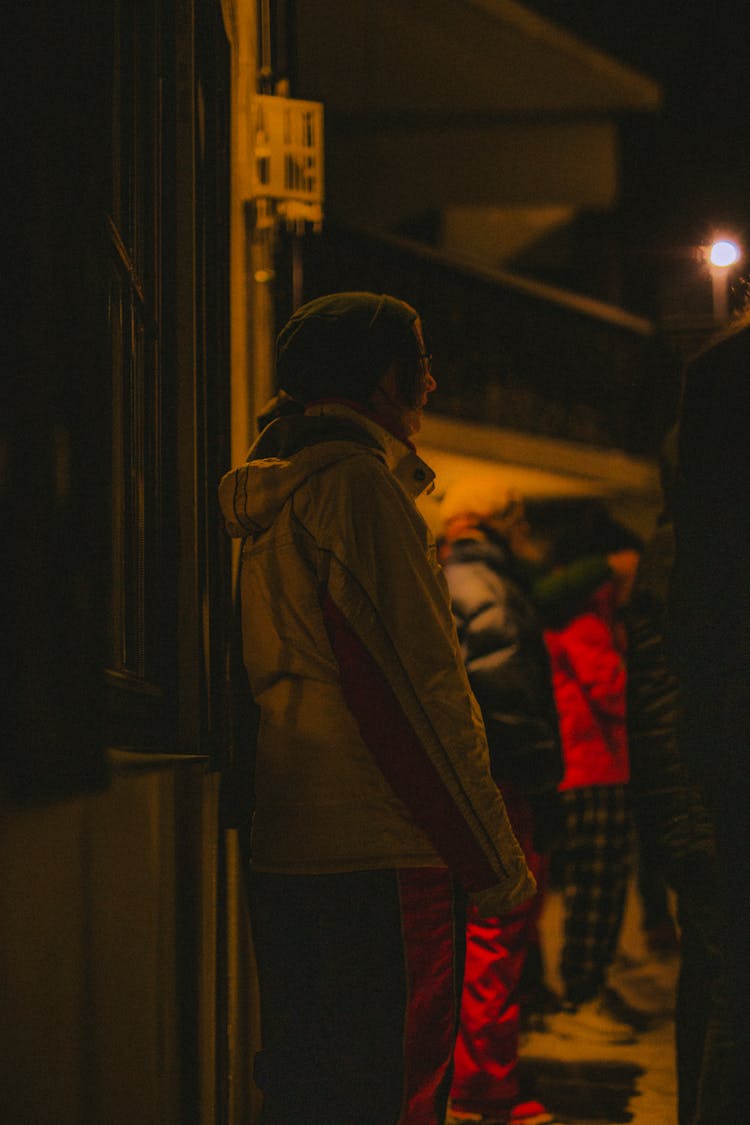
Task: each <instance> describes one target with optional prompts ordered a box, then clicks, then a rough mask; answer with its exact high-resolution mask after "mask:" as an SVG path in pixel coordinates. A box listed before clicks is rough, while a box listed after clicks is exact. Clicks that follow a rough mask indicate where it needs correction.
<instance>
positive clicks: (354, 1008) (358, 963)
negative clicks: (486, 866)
mask: <svg viewBox="0 0 750 1125" xmlns="http://www.w3.org/2000/svg"><path fill="white" fill-rule="evenodd" d="M250 896H251V901H250V909H251V918H252V926H253V937H254V943H255V952H256V958H257V962H258V976H259V981H260V1000H261V1034H262V1039H263V1050H262V1052H261V1053H260V1054H259V1056H258V1057H257V1059H256V1081H257V1083H258V1085H259V1086H260V1088H261V1089H262V1091H263V1125H300V1123H303V1122H304V1125H333V1123H335V1125H441V1123H442V1121H443V1118H444V1114H445V1107H446V1103H447V1098H448V1091H449V1088H450V1079H451V1058H452V1052H453V1044H454V1040H455V1033H456V1025H457V1020H458V997H459V996H460V976H461V972H462V967H463V934H464V925H465V921H464V910H463V906H462V904H459V901H458V900H459V896H458V895H457V893H456V891H455V888H454V885H453V882H452V879H451V877H450V875H449V874H448V872H446V871H444V870H440V869H435V868H413V869H412V868H404V869H400V870H386V871H365V872H351V873H346V874H336V875H311V876H306V875H271V874H264V873H259V872H254V873H252V874H251V876H250Z"/></svg>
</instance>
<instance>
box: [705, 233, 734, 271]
mask: <svg viewBox="0 0 750 1125" xmlns="http://www.w3.org/2000/svg"><path fill="white" fill-rule="evenodd" d="M739 256H740V251H739V247H738V246H736V245H735V243H734V242H730V241H729V240H728V239H724V238H723V239H720V240H719V241H718V242H714V244H713V246H712V247H711V250H710V253H709V260H710V262H711V265H712V266H733V265H734V263H735V262H736V261H738V260H739Z"/></svg>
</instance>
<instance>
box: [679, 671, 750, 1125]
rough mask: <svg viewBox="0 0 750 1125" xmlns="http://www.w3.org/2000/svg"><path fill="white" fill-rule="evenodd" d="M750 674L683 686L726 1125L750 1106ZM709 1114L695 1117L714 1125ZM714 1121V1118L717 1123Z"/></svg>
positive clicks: (685, 747) (683, 718)
mask: <svg viewBox="0 0 750 1125" xmlns="http://www.w3.org/2000/svg"><path fill="white" fill-rule="evenodd" d="M749 682H750V673H745V674H743V675H737V676H729V675H726V676H724V677H721V676H719V677H718V678H716V679H712V678H711V677H709V675H708V674H706V676H705V677H702V678H699V679H697V680H696V681H695V682H691V681H690V679H689V677H687V676H686V677H685V683H684V685H682V686H681V691H680V694H681V715H680V720H681V728H680V736H681V743H680V745H681V747H682V748H683V751H684V753H685V754H686V757H687V761H688V764H689V766H690V768H691V770H692V771H693V772H694V775H695V777H696V779H697V781H698V783H699V785H700V787H701V790H702V792H703V796H704V799H705V802H706V806H707V808H708V812H709V815H710V817H711V820H712V824H713V828H714V834H715V841H716V852H717V862H718V867H717V870H718V878H717V882H716V890H717V892H718V905H719V908H720V911H721V915H722V923H723V937H724V940H723V943H722V944H723V946H724V950H725V968H724V973H725V980H726V1007H727V1009H728V1024H729V1035H728V1036H727V1034H726V1029H725V1028H723V1029H722V1046H723V1047H724V1048H726V1039H727V1038H728V1039H729V1040H730V1043H729V1046H730V1047H731V1050H729V1051H728V1052H726V1053H728V1055H729V1064H730V1076H729V1081H726V1082H725V1083H724V1100H725V1102H728V1104H729V1106H730V1108H729V1110H728V1112H727V1114H726V1115H725V1118H724V1119H725V1120H729V1119H731V1120H741V1119H742V1118H743V1117H745V1116H747V1107H748V1105H750V1063H749V1062H748V1060H750V860H749V859H748V856H749V855H750V766H749V765H748V761H749V760H750V754H749V753H748V731H749V730H750V689H749V688H748V683H749ZM713 1120H714V1118H713V1117H711V1116H708V1115H705V1116H699V1117H696V1121H700V1123H701V1125H703V1122H704V1121H713ZM717 1120H718V1118H717Z"/></svg>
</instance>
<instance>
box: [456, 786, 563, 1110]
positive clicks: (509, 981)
mask: <svg viewBox="0 0 750 1125" xmlns="http://www.w3.org/2000/svg"><path fill="white" fill-rule="evenodd" d="M503 796H504V797H505V804H506V807H507V810H508V816H509V818H510V822H511V825H512V826H513V831H514V832H515V834H516V837H517V839H518V842H519V844H520V845H521V847H522V849H523V852H524V855H525V856H526V862H527V863H528V865H529V867H530V868H531V870H532V871H533V873H534V875H535V877H536V878H537V882H538V883H539V886H540V890H541V887H542V882H543V868H545V867H546V864H545V863H544V861H543V858H542V857H541V856H539V855H538V853H536V852H535V851H534V850H533V848H532V844H531V840H532V834H533V823H532V819H531V810H530V808H529V806H528V804H527V802H526V801H525V800H524V799H523V798H522V797H519V796H516V795H514V794H512V793H511V792H506V790H505V789H503ZM540 897H541V896H540V894H537V895H536V896H535V897H534V898H533V899H531V900H530V901H529V902H525V903H522V905H521V906H517V907H516V908H515V910H512V911H510V913H508V914H504V915H503V916H502V918H480V917H479V915H478V914H477V912H476V910H474V908H473V907H470V908H469V915H468V921H467V930H466V970H465V975H464V986H463V993H462V996H461V1025H460V1028H459V1033H458V1039H457V1041H456V1048H455V1053H454V1067H455V1070H454V1076H453V1086H452V1089H451V1101H452V1102H453V1104H454V1105H455V1106H456V1108H457V1109H460V1110H464V1111H466V1112H468V1113H481V1114H486V1115H487V1116H494V1115H502V1114H503V1113H505V1112H507V1111H508V1110H509V1109H510V1108H511V1107H512V1106H513V1105H515V1104H516V1102H518V1100H519V1089H518V1073H517V1066H518V1036H519V1030H520V1019H521V1012H520V1007H519V1003H518V986H519V982H520V980H521V972H522V970H523V965H524V961H525V960H526V950H527V949H528V945H529V940H530V939H532V938H533V937H534V935H535V929H536V923H537V918H538V914H539V908H540Z"/></svg>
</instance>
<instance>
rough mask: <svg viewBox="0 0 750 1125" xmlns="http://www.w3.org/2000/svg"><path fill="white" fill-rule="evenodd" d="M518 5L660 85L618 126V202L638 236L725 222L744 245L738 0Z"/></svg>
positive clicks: (746, 99)
mask: <svg viewBox="0 0 750 1125" xmlns="http://www.w3.org/2000/svg"><path fill="white" fill-rule="evenodd" d="M526 6H527V7H529V8H531V9H533V10H535V11H536V12H538V13H539V14H540V15H543V16H545V17H547V18H548V19H550V20H552V21H553V22H555V23H557V24H559V25H561V26H563V27H565V28H566V29H567V30H569V31H572V32H573V33H574V34H576V35H578V36H579V37H580V38H582V39H584V40H585V41H587V42H589V43H590V44H592V45H594V46H598V47H600V48H602V49H603V50H605V51H606V52H607V53H608V54H610V55H612V56H613V57H614V58H616V59H619V60H620V61H621V62H624V63H627V64H629V65H631V66H633V67H635V69H637V70H639V71H641V72H642V73H644V74H646V75H648V76H649V77H651V78H654V79H655V80H656V81H657V82H659V83H660V84H661V86H662V90H663V97H664V108H663V111H662V113H661V114H660V115H659V116H658V117H657V118H654V119H651V118H650V117H649V116H642V117H641V116H639V117H637V118H635V119H633V120H632V121H628V122H625V123H624V125H623V138H624V151H623V171H624V198H623V209H624V213H625V214H626V215H627V216H628V217H629V220H630V222H631V225H633V226H635V225H636V224H641V230H642V234H643V238H644V240H648V241H651V242H652V244H653V243H654V242H656V243H661V244H663V245H665V246H669V245H678V244H680V243H682V244H685V243H693V244H695V243H696V241H697V242H700V240H701V239H702V238H703V237H704V236H705V235H706V234H707V233H709V232H710V229H711V228H712V227H724V226H726V227H728V228H731V229H732V230H735V231H736V233H737V234H738V235H739V236H740V237H742V236H743V235H744V237H745V240H746V245H747V244H748V243H750V3H748V0H734V2H729V0H714V2H713V3H711V2H709V0H618V2H617V3H614V2H612V0H528V2H527V4H526Z"/></svg>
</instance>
